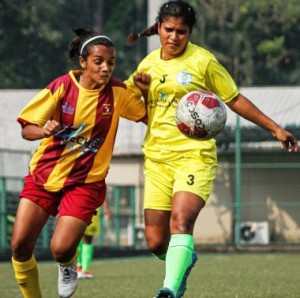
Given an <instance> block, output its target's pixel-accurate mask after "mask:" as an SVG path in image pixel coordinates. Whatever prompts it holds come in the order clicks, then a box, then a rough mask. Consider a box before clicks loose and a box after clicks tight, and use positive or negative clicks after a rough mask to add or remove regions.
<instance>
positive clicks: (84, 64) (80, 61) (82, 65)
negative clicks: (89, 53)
mask: <svg viewBox="0 0 300 298" xmlns="http://www.w3.org/2000/svg"><path fill="white" fill-rule="evenodd" d="M79 64H80V66H81V68H82V69H83V70H86V60H85V59H84V58H83V57H82V56H79Z"/></svg>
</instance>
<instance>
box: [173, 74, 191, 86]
mask: <svg viewBox="0 0 300 298" xmlns="http://www.w3.org/2000/svg"><path fill="white" fill-rule="evenodd" d="M176 80H177V82H178V83H179V84H180V85H183V86H186V85H188V84H189V83H191V82H192V75H191V74H190V73H189V72H187V71H180V72H179V73H178V74H177V76H176Z"/></svg>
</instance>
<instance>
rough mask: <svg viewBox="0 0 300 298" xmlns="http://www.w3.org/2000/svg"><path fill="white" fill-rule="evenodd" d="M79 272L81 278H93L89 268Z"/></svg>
mask: <svg viewBox="0 0 300 298" xmlns="http://www.w3.org/2000/svg"><path fill="white" fill-rule="evenodd" d="M81 274H82V277H81V278H86V279H91V278H94V275H93V273H92V272H91V271H90V270H86V271H84V272H82V273H81Z"/></svg>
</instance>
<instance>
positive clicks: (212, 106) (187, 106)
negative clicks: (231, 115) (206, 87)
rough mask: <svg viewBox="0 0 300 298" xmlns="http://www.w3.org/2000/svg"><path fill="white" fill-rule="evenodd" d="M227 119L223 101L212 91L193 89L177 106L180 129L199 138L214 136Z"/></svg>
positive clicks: (176, 119) (176, 117) (177, 120)
mask: <svg viewBox="0 0 300 298" xmlns="http://www.w3.org/2000/svg"><path fill="white" fill-rule="evenodd" d="M226 119H227V112H226V107H225V104H224V103H223V101H222V100H221V99H220V98H219V97H218V96H217V95H216V94H214V93H213V92H210V91H192V92H189V93H188V94H186V95H185V96H183V97H182V98H181V99H180V101H179V103H178V106H177V108H176V113H175V122H176V125H177V127H178V128H179V130H180V131H181V132H182V133H183V134H185V135H186V136H188V137H191V138H194V139H198V140H209V139H211V138H214V137H215V136H216V135H217V134H218V133H219V132H220V131H221V130H222V129H223V128H224V126H225V123H226Z"/></svg>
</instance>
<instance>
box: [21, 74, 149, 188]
mask: <svg viewBox="0 0 300 298" xmlns="http://www.w3.org/2000/svg"><path fill="white" fill-rule="evenodd" d="M79 74H80V72H78V71H71V72H69V74H67V75H64V76H62V77H60V78H57V79H56V80H54V81H53V82H51V83H50V84H49V85H48V86H47V88H45V89H44V90H42V91H40V92H39V93H38V94H37V95H36V96H35V97H34V98H33V99H32V100H31V101H30V102H29V103H28V105H27V106H26V107H25V108H24V109H23V110H22V111H21V113H20V114H19V116H18V121H19V122H20V123H21V124H22V125H26V124H36V125H38V126H39V127H42V126H43V125H44V124H45V123H46V121H47V120H49V119H56V120H57V121H59V122H60V123H61V125H62V128H63V130H62V131H61V132H60V133H58V134H57V135H55V136H52V137H50V138H44V139H43V140H42V141H41V143H40V145H39V146H38V148H37V150H36V152H35V153H34V155H33V157H32V159H31V162H30V173H31V174H32V175H33V178H34V181H35V182H36V183H37V184H39V185H41V186H43V187H44V188H45V189H47V190H48V191H59V190H61V189H62V188H63V187H64V186H66V185H74V184H77V183H92V182H97V181H101V180H103V179H104V178H105V177H106V175H107V171H108V167H109V163H110V160H111V156H112V151H113V145H114V141H115V136H116V131H117V127H118V121H119V117H120V116H121V117H124V118H126V119H129V120H133V121H139V120H141V119H142V118H143V117H145V113H146V111H145V106H144V103H143V101H142V100H141V98H140V96H139V95H137V94H135V93H133V92H132V91H131V90H129V89H127V88H126V86H125V84H124V83H122V82H120V81H117V80H114V79H111V80H110V82H109V83H108V84H107V85H106V86H105V87H104V88H100V89H97V90H87V89H84V88H83V87H81V86H80V85H79V83H78V82H77V80H76V78H75V75H79Z"/></svg>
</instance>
